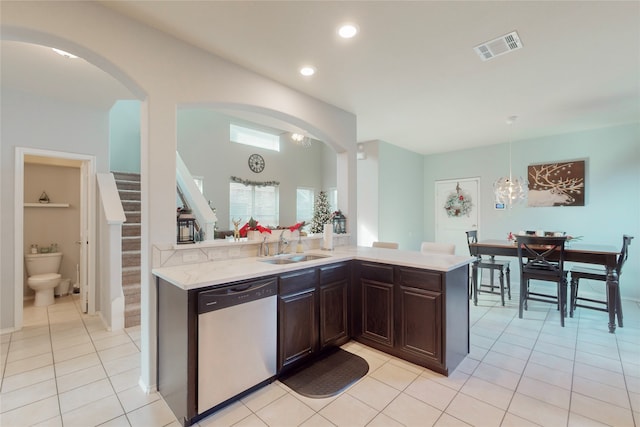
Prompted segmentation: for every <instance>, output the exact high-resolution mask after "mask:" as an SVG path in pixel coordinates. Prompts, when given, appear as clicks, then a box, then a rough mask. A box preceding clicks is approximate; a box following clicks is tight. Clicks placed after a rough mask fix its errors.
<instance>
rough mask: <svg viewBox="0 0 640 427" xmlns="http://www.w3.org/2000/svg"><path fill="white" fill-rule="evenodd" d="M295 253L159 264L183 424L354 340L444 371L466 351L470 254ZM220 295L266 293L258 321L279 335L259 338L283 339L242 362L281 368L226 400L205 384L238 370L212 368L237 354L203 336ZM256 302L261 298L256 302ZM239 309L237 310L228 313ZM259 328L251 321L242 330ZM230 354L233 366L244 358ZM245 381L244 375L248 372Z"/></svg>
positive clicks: (163, 346) (162, 322) (161, 323)
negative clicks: (211, 395)
mask: <svg viewBox="0 0 640 427" xmlns="http://www.w3.org/2000/svg"><path fill="white" fill-rule="evenodd" d="M295 255H299V254H287V255H284V256H280V257H269V258H260V257H250V258H241V259H227V260H221V261H210V262H203V263H195V264H190V265H179V266H172V267H165V268H158V269H154V270H153V274H154V275H155V276H156V277H157V286H158V391H159V392H160V393H161V394H162V395H163V397H164V398H165V401H166V402H167V404H168V405H169V406H170V408H171V409H172V410H173V411H174V413H175V414H176V417H177V418H178V419H179V420H181V421H182V422H183V424H184V425H190V424H192V423H193V422H196V421H197V420H199V419H201V418H203V417H205V416H207V415H209V414H210V413H212V412H215V411H216V410H218V409H220V408H221V407H223V406H225V405H227V404H228V403H230V402H232V401H234V400H236V399H238V398H239V397H241V396H243V395H245V394H246V393H249V392H251V391H253V390H255V389H256V388H259V387H261V386H263V385H264V384H267V383H269V382H271V381H273V380H274V379H276V378H277V377H278V376H279V375H281V374H282V373H284V372H288V371H289V370H291V369H295V368H297V367H299V366H301V365H302V364H305V363H308V362H309V361H310V360H313V359H314V358H317V357H321V355H322V354H323V353H324V352H325V351H326V350H327V349H330V348H332V347H335V346H340V345H342V344H344V343H346V342H348V341H349V340H350V339H354V340H357V341H359V342H361V343H363V344H365V345H368V346H370V347H373V348H376V349H378V350H381V351H384V352H386V353H388V354H391V355H394V356H397V357H400V358H402V359H405V360H408V361H410V362H412V363H416V364H419V365H421V366H424V367H426V368H429V369H432V370H434V371H436V372H439V373H442V374H444V375H448V374H449V373H450V372H452V371H453V370H454V369H455V367H456V366H457V365H458V364H459V363H460V362H461V361H462V359H464V357H465V356H466V355H467V354H468V352H469V299H468V274H469V270H468V268H469V267H468V266H469V263H470V262H472V261H473V259H472V258H471V257H458V256H452V255H432V254H429V255H427V254H421V253H420V252H413V251H402V250H392V249H384V248H365V247H337V248H336V249H335V250H333V251H322V250H311V251H307V252H305V253H304V256H303V257H301V258H300V259H303V260H302V261H299V262H294V261H293V260H292V259H291V258H292V257H293V256H295ZM305 256H306V257H305ZM215 294H224V295H228V294H231V295H233V296H237V298H236V299H238V300H241V299H244V298H246V301H250V300H251V301H252V300H253V299H257V298H263V299H264V303H263V304H262V306H263V307H271V308H270V309H269V308H268V309H265V310H262V309H261V310H262V311H260V312H261V313H262V312H264V313H265V314H261V316H264V317H263V318H262V320H252V322H253V324H258V323H259V324H261V325H263V326H264V325H272V326H273V328H276V330H277V333H273V334H270V333H269V332H268V331H269V328H265V329H264V331H263V332H260V334H259V335H260V336H261V337H263V336H265V335H266V336H273V337H274V338H273V340H275V341H277V342H275V343H272V344H273V345H271V344H270V343H269V342H265V343H264V344H263V345H262V347H261V348H260V349H252V350H251V351H250V353H252V354H263V355H264V356H263V357H262V358H261V359H260V362H259V363H256V362H245V363H244V364H245V365H265V366H269V367H272V366H273V367H272V368H270V370H268V371H267V372H266V373H263V374H262V377H257V378H260V380H259V381H258V380H254V383H255V384H254V383H251V386H249V387H246V390H245V386H241V387H240V388H242V390H244V391H242V392H240V393H236V391H229V396H228V399H226V400H224V399H223V400H221V401H215V402H214V404H212V403H211V402H213V401H211V400H209V401H207V400H203V395H204V393H205V392H206V389H205V388H204V386H203V385H204V384H208V385H209V388H210V386H211V383H216V382H218V381H219V382H220V383H221V384H223V383H224V384H228V383H229V382H234V381H235V378H234V377H233V375H232V376H231V378H230V379H229V378H226V379H224V378H222V376H221V374H211V373H210V372H209V371H210V369H209V368H210V366H211V364H216V365H219V364H220V363H221V362H220V357H219V356H223V355H225V354H231V353H233V351H234V350H233V349H232V348H230V346H229V345H227V344H225V345H222V346H221V345H217V344H218V343H219V341H216V342H214V343H211V342H209V340H210V338H211V337H212V336H211V335H205V336H203V335H202V331H203V330H205V328H209V327H210V323H211V322H209V321H208V322H207V323H205V322H204V319H205V316H209V314H205V313H206V312H207V310H209V309H207V304H208V305H209V306H210V307H212V306H215V305H216V304H219V302H218V301H215V302H214V301H213V300H212V299H211V295H215ZM245 294H246V295H245ZM267 301H272V303H271V302H267ZM253 303H256V301H253V302H250V303H248V304H253ZM222 304H223V305H225V304H226V303H222ZM248 304H246V305H248ZM244 306H245V304H240V305H239V306H238V307H244ZM225 307H226V305H225ZM231 309H234V307H230V308H225V309H223V310H220V312H228V310H231ZM256 312H258V310H257V309H256V310H253V309H251V310H249V311H245V313H246V314H244V315H242V318H239V317H238V316H234V315H232V316H228V317H226V318H225V319H227V320H226V324H225V325H224V327H225V328H226V329H227V335H231V336H233V335H238V334H237V332H239V331H240V328H242V327H243V326H242V319H244V318H245V316H248V315H249V314H248V313H251V314H252V315H253V313H256ZM239 313H240V312H239ZM234 319H235V320H234ZM218 323H219V322H218ZM250 324H251V323H250ZM207 330H208V329H207ZM251 333H252V331H251V328H250V327H246V330H245V332H242V333H240V334H239V335H241V336H244V335H245V334H251ZM216 336H218V335H216ZM220 336H222V337H223V338H224V336H225V334H222V335H220ZM218 339H220V338H216V340H218ZM270 340H271V338H269V339H267V340H266V341H270ZM246 341H252V342H253V341H256V339H255V338H251V339H247V340H246ZM235 345H236V344H233V346H235ZM203 349H206V351H203ZM247 352H248V351H237V353H247ZM227 359H229V360H230V361H229V362H228V363H232V362H231V361H232V360H238V361H239V360H240V359H239V358H238V357H232V358H229V357H227ZM234 369H235V371H234ZM244 369H245V368H244V367H243V366H242V365H238V366H230V367H229V368H227V369H224V370H223V372H224V371H231V372H237V373H238V374H239V373H240V372H241V371H243V370H244ZM237 379H238V381H240V375H238V378H237ZM205 402H206V403H205ZM211 405H213V406H211Z"/></svg>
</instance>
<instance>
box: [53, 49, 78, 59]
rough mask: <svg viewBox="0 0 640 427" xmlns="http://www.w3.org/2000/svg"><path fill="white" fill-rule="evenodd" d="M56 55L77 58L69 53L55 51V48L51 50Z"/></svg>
mask: <svg viewBox="0 0 640 427" xmlns="http://www.w3.org/2000/svg"><path fill="white" fill-rule="evenodd" d="M51 49H52V50H53V51H54V52H55V53H57V54H58V55H62V56H64V57H65V58H70V59H76V58H77V56H75V55H72V54H70V53H69V52H65V51H64V50H60V49H56V48H55V47H52V48H51Z"/></svg>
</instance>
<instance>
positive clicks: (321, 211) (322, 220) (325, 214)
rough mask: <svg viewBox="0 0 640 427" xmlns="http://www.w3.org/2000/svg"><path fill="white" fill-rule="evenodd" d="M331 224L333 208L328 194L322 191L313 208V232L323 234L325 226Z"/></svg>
mask: <svg viewBox="0 0 640 427" xmlns="http://www.w3.org/2000/svg"><path fill="white" fill-rule="evenodd" d="M330 222H331V208H330V207H329V199H327V193H326V192H324V191H321V192H320V194H319V195H318V197H317V198H316V201H315V203H314V206H313V218H312V219H311V230H310V231H311V232H312V233H322V232H323V231H324V225H325V224H329V223H330Z"/></svg>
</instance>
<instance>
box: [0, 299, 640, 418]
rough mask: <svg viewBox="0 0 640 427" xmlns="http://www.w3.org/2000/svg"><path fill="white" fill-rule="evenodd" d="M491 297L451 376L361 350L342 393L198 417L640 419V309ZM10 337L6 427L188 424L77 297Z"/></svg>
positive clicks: (59, 302) (261, 400)
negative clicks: (524, 305)
mask: <svg viewBox="0 0 640 427" xmlns="http://www.w3.org/2000/svg"><path fill="white" fill-rule="evenodd" d="M516 301H517V299H516V296H515V295H514V299H513V300H512V301H509V302H508V303H507V306H506V307H501V306H500V305H499V303H498V298H497V297H495V296H493V295H488V294H482V295H481V297H480V301H479V305H478V307H474V306H473V305H472V306H471V324H472V328H471V353H470V354H469V356H468V357H467V358H466V359H465V360H464V361H463V362H462V363H461V364H460V366H459V367H458V368H457V369H456V370H455V371H454V372H453V373H452V374H451V375H450V376H449V377H444V376H442V375H439V374H436V373H434V372H432V371H429V370H426V369H423V368H422V367H419V366H416V365H412V364H410V363H407V362H404V361H402V360H398V359H396V358H393V357H390V356H388V355H386V354H384V353H381V352H378V351H376V350H373V349H371V348H368V347H365V346H363V345H361V344H359V343H356V342H350V343H348V344H347V345H345V347H344V348H345V349H347V350H349V351H352V352H354V353H357V354H359V355H360V356H362V357H364V358H365V359H366V360H367V361H368V362H369V366H370V370H369V373H368V374H367V375H366V376H365V377H364V378H363V379H362V380H361V381H359V382H358V383H356V384H355V385H353V386H352V387H350V388H349V389H348V390H346V391H345V392H343V393H342V394H340V395H338V396H336V397H333V398H329V399H309V398H305V397H303V396H300V395H298V394H296V393H294V392H292V391H291V390H289V389H288V388H287V387H286V386H285V385H284V384H282V383H280V382H275V383H273V384H271V385H269V386H267V387H264V388H262V389H260V390H258V391H257V392H255V393H253V394H251V395H249V396H247V397H246V398H244V399H242V400H241V401H238V402H236V403H235V404H233V405H231V406H229V407H227V408H225V409H223V410H221V411H219V412H217V413H215V414H213V415H212V416H210V417H207V418H205V419H203V420H201V421H200V422H199V423H198V425H199V426H200V427H210V426H270V427H281V426H334V425H335V426H348V427H352V426H354V427H355V426H365V425H366V426H370V427H377V426H385V427H392V426H421V427H422V426H430V425H435V426H468V425H473V426H505V427H506V426H519V427H520V426H523V427H525V426H536V425H542V426H571V427H573V426H607V425H608V426H634V425H636V423H640V307H639V305H638V304H637V303H635V302H630V301H625V302H624V313H625V319H624V321H625V327H624V328H618V329H617V331H616V334H615V335H614V334H609V333H608V332H607V327H606V323H607V320H606V319H607V315H606V314H605V313H602V312H597V311H592V310H585V309H578V312H577V313H576V317H575V318H573V319H567V322H566V327H565V328H561V327H560V325H559V317H558V313H557V311H555V310H554V309H553V308H552V307H551V306H549V305H548V304H542V303H539V304H536V303H533V304H532V305H531V307H530V308H529V311H527V312H525V315H524V319H518V316H517V303H516ZM24 320H25V322H24V323H25V326H24V328H23V329H22V330H21V331H19V332H15V333H11V334H5V335H2V336H1V349H2V351H1V356H2V357H1V366H0V367H1V368H2V385H1V388H0V412H1V414H0V425H2V426H3V427H13V426H29V425H38V426H64V427H69V426H83V427H85V426H97V425H101V426H141V427H154V426H178V425H179V423H178V422H177V420H176V419H175V417H174V416H173V414H172V412H171V411H170V410H169V408H168V406H167V405H166V404H165V402H164V400H163V399H162V397H161V396H160V395H159V394H158V393H153V394H151V395H146V394H144V393H143V392H142V391H141V389H140V388H139V386H138V378H139V375H140V351H139V348H140V345H139V336H140V332H139V331H140V330H139V328H132V329H128V330H125V331H119V332H108V331H106V330H105V329H104V327H103V325H102V322H101V320H100V319H99V318H98V317H96V316H87V315H82V314H81V313H80V312H79V310H78V307H77V304H76V301H75V298H73V297H64V298H57V299H56V304H55V305H53V306H51V307H48V308H37V307H25V310H24Z"/></svg>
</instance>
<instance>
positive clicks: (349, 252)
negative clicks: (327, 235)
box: [152, 246, 474, 290]
mask: <svg viewBox="0 0 640 427" xmlns="http://www.w3.org/2000/svg"><path fill="white" fill-rule="evenodd" d="M304 254H305V255H322V257H321V258H317V259H313V260H309V261H301V262H294V263H289V264H271V263H268V262H264V261H265V258H264V257H248V258H237V259H228V260H216V261H207V262H201V263H194V264H182V265H179V266H172V267H161V268H155V269H153V270H152V273H153V274H154V275H155V276H157V277H159V278H161V279H164V280H166V281H167V282H169V283H171V284H173V285H175V286H177V287H179V288H180V289H183V290H193V289H198V288H201V287H205V286H214V285H221V284H226V283H230V282H236V281H240V280H246V279H254V278H256V277H261V276H268V275H275V274H280V273H285V272H289V271H295V270H300V269H304V268H309V267H317V266H321V265H325V264H332V263H336V262H341V261H350V260H359V261H369V262H378V263H383V264H393V265H398V266H404V267H414V268H420V269H425V270H433V271H440V272H448V271H452V270H455V269H457V268H459V267H461V266H464V265H467V264H470V263H472V262H473V260H474V258H473V257H470V256H468V257H467V256H456V255H439V254H423V253H421V252H417V251H406V250H398V249H386V248H370V247H363V246H341V247H337V248H336V249H335V250H333V251H323V250H310V251H305V252H304ZM292 255H299V254H294V253H291V254H286V256H292Z"/></svg>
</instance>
